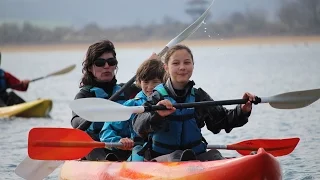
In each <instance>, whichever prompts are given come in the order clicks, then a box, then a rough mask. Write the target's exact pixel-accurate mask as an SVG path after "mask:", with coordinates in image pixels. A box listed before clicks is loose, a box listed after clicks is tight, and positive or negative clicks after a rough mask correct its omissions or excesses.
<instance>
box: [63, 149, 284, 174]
mask: <svg viewBox="0 0 320 180" xmlns="http://www.w3.org/2000/svg"><path fill="white" fill-rule="evenodd" d="M281 176H282V175H281V170H280V165H279V162H278V161H277V160H276V158H275V157H274V156H272V155H271V154H269V153H267V152H265V151H264V150H263V149H259V151H258V152H257V154H255V155H248V156H243V157H238V158H232V159H225V160H217V161H206V162H199V161H189V162H166V163H158V162H106V161H105V162H101V161H99V162H97V161H95V162H93V161H66V162H65V163H64V165H63V166H62V168H61V171H60V179H61V180H73V179H77V180H82V179H83V180H84V179H86V180H89V179H92V180H93V179H95V180H105V179H119V180H128V179H145V180H158V179H170V180H182V179H188V180H195V179H211V180H218V179H219V180H220V179H223V180H238V179H239V180H244V179H246V180H260V179H261V180H278V179H281Z"/></svg>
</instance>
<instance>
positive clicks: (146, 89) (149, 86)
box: [140, 78, 161, 96]
mask: <svg viewBox="0 0 320 180" xmlns="http://www.w3.org/2000/svg"><path fill="white" fill-rule="evenodd" d="M140 84H141V89H142V91H143V93H144V94H145V95H146V96H150V95H151V94H152V92H153V89H154V88H155V87H156V86H157V85H158V84H161V80H160V79H158V78H156V79H152V80H150V81H141V83H140Z"/></svg>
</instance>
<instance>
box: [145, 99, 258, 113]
mask: <svg viewBox="0 0 320 180" xmlns="http://www.w3.org/2000/svg"><path fill="white" fill-rule="evenodd" d="M248 100H249V99H234V100H223V101H201V102H194V103H178V104H173V107H175V108H176V109H183V108H193V107H201V106H222V105H234V104H246V103H247V102H248ZM260 102H261V99H260V98H259V97H257V96H256V97H255V100H254V101H251V103H252V104H258V103H260ZM144 109H145V111H156V110H167V108H166V107H165V106H163V105H152V106H144Z"/></svg>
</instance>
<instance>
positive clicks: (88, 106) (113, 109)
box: [70, 89, 320, 122]
mask: <svg viewBox="0 0 320 180" xmlns="http://www.w3.org/2000/svg"><path fill="white" fill-rule="evenodd" d="M319 98H320V89H311V90H304V91H294V92H287V93H283V94H278V95H275V96H271V97H261V98H259V97H256V98H255V101H253V102H252V103H254V104H258V103H269V104H270V106H271V107H273V108H277V109H296V108H302V107H305V106H308V105H310V104H311V103H313V102H315V101H317V100H318V99H319ZM247 101H248V100H247V99H235V100H223V101H202V102H194V103H181V104H174V105H173V106H174V107H175V108H177V109H181V108H192V107H201V106H217V105H232V104H245V103H246V102H247ZM70 108H71V109H72V111H73V112H75V113H76V114H78V115H79V116H80V117H82V118H84V119H87V120H89V121H92V122H111V121H126V120H128V119H129V118H130V116H131V115H132V114H133V113H142V112H145V111H154V110H163V109H166V108H165V107H164V106H156V105H153V106H123V105H121V104H118V103H116V102H113V101H109V100H106V99H101V98H83V99H76V100H74V101H72V102H71V103H70Z"/></svg>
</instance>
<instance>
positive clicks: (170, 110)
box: [157, 99, 176, 117]
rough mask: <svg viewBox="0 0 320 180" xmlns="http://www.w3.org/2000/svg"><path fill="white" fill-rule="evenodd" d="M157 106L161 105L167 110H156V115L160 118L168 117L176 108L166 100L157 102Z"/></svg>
mask: <svg viewBox="0 0 320 180" xmlns="http://www.w3.org/2000/svg"><path fill="white" fill-rule="evenodd" d="M157 105H163V106H165V107H166V108H167V109H168V110H158V111H157V113H158V114H159V115H160V116H162V117H165V116H168V115H170V114H172V113H173V112H174V111H176V108H175V107H173V106H172V103H171V102H170V101H169V100H167V99H165V100H161V101H159V102H158V103H157Z"/></svg>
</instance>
